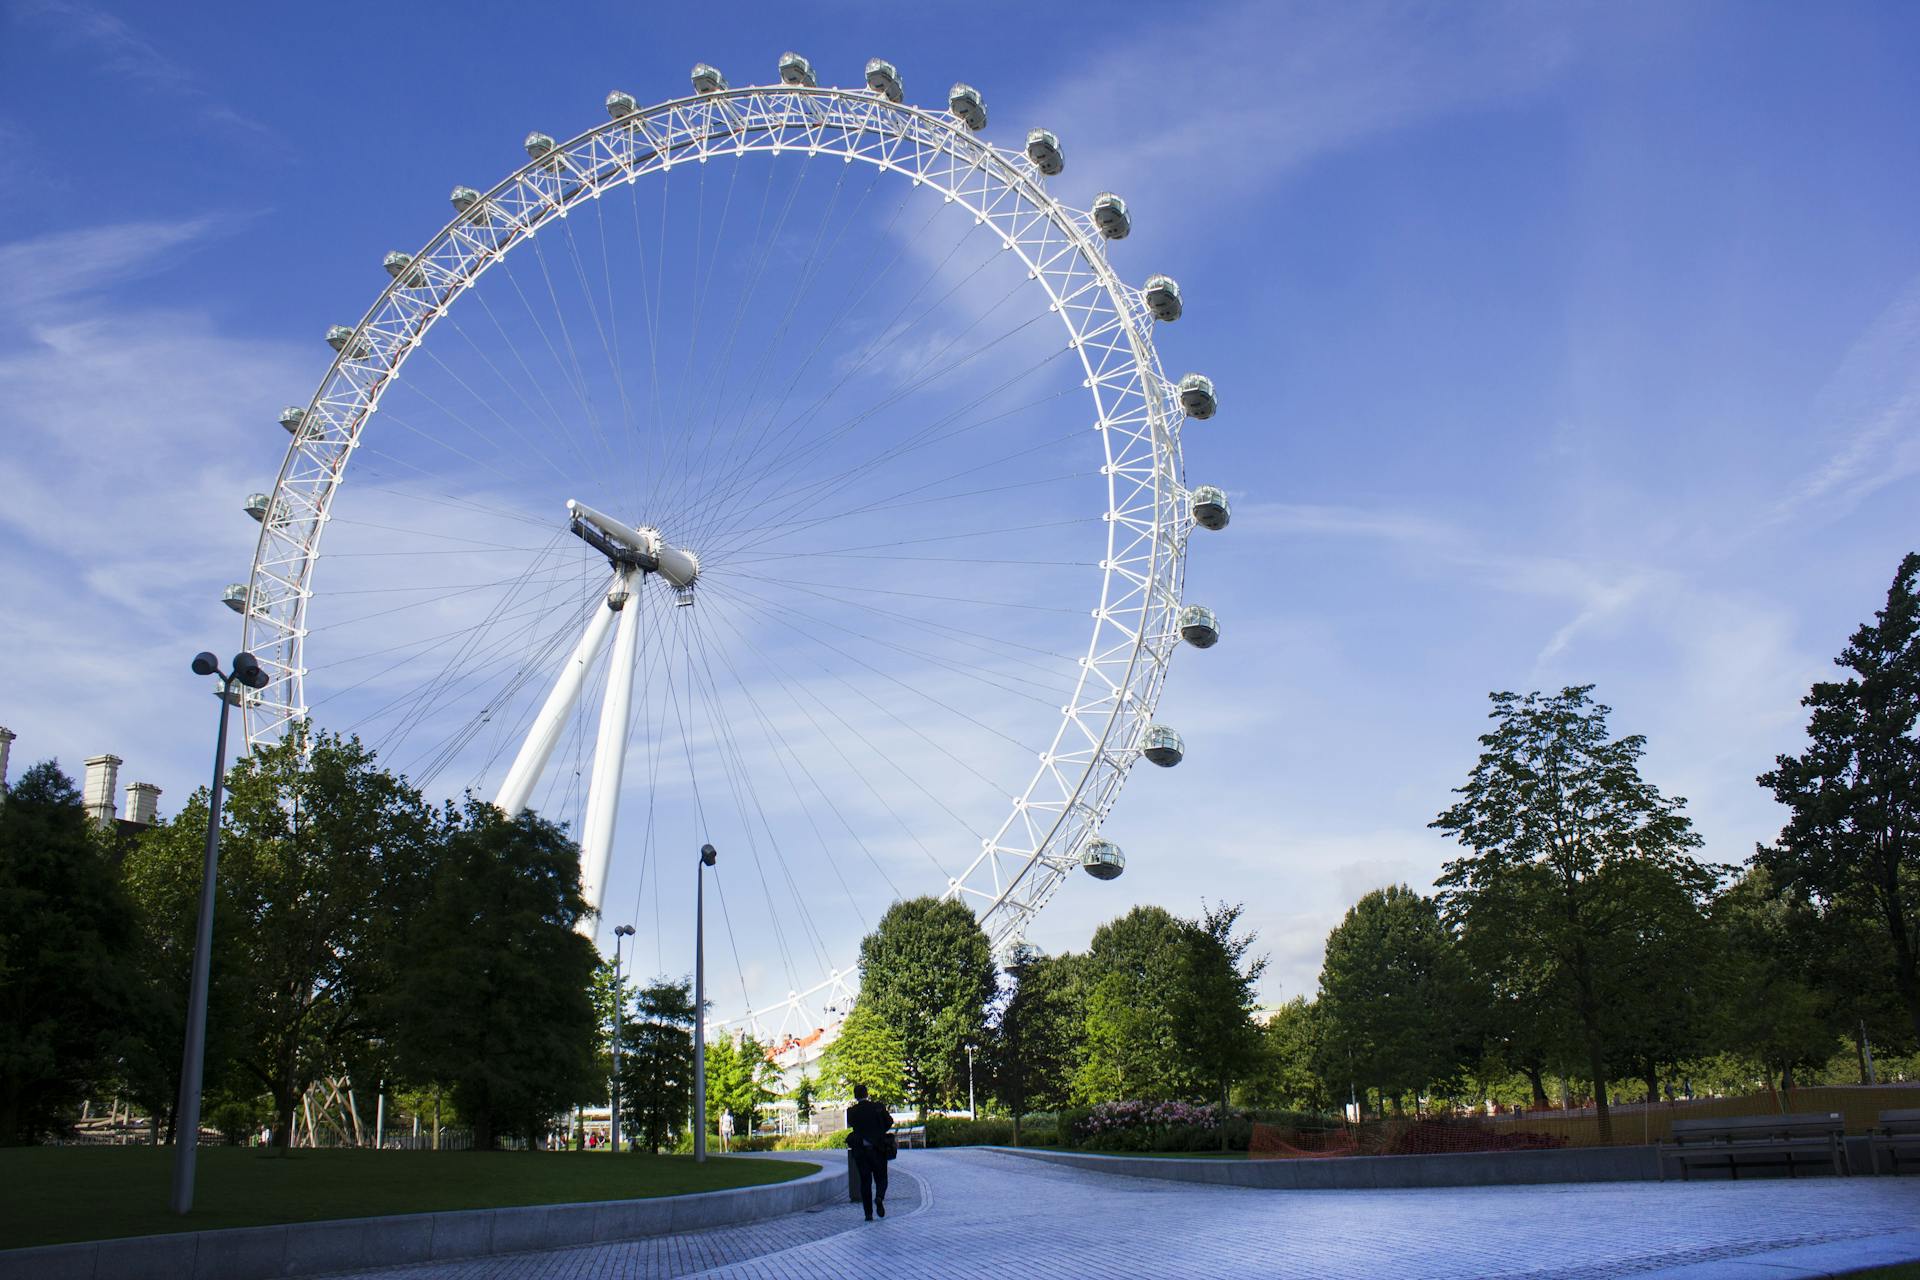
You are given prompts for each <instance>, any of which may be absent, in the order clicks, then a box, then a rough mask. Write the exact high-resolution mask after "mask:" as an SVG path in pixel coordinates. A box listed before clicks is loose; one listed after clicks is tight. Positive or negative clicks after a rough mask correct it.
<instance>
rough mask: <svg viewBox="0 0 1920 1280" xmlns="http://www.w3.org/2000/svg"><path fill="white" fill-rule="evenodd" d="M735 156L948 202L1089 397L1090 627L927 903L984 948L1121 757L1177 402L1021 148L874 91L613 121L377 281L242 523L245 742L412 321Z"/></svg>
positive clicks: (841, 977)
mask: <svg viewBox="0 0 1920 1280" xmlns="http://www.w3.org/2000/svg"><path fill="white" fill-rule="evenodd" d="M749 153H765V154H771V155H780V154H783V153H787V154H796V153H798V154H805V155H806V156H808V157H809V158H827V157H838V158H840V159H841V160H843V161H844V162H845V163H849V164H850V163H852V162H854V161H856V160H857V161H861V162H863V163H867V164H871V165H874V166H876V167H878V168H879V169H881V170H882V171H891V172H896V173H899V174H901V175H902V176H904V177H907V178H909V179H910V180H911V181H912V182H913V184H914V185H915V186H920V185H925V186H928V187H930V188H931V189H932V190H934V191H935V192H937V193H939V194H940V195H942V196H943V198H944V199H945V200H946V202H948V203H955V204H958V205H960V206H961V207H962V208H964V209H965V210H967V211H968V212H969V213H971V214H972V215H973V218H974V222H975V225H976V226H980V227H985V228H987V229H988V230H989V231H991V232H992V233H993V234H994V235H995V236H996V237H997V238H998V239H999V241H1000V243H1001V245H1002V247H1003V248H1004V249H1005V250H1007V251H1010V252H1012V253H1014V254H1016V255H1017V256H1018V257H1019V258H1020V260H1021V261H1022V263H1023V264H1024V265H1025V267H1026V269H1027V273H1028V278H1029V279H1030V280H1032V281H1034V282H1035V283H1036V284H1037V285H1038V287H1040V288H1041V289H1042V290H1043V291H1044V292H1045V293H1046V295H1047V300H1048V304H1049V309H1050V310H1052V311H1054V312H1055V313H1056V314H1058V315H1059V316H1060V317H1061V320H1062V323H1063V324H1064V325H1065V327H1066V330H1067V334H1068V345H1069V347H1071V348H1072V349H1074V350H1075V351H1076V353H1077V354H1078V356H1079V358H1080V362H1081V367H1082V370H1083V371H1084V373H1085V378H1084V380H1083V384H1082V385H1083V386H1085V387H1086V388H1087V389H1088V391H1089V392H1090V394H1091V395H1092V397H1093V400H1094V406H1095V411H1096V414H1097V419H1096V425H1095V429H1096V430H1098V431H1099V432H1100V435H1101V438H1102V441H1103V446H1104V449H1105V456H1106V465H1105V466H1104V467H1103V468H1102V471H1103V473H1104V475H1105V478H1106V481H1107V511H1106V513H1105V516H1104V519H1105V521H1106V523H1107V554H1106V556H1105V558H1104V559H1103V560H1102V561H1101V573H1102V581H1101V591H1100V596H1099V603H1098V605H1097V606H1096V607H1095V608H1094V609H1093V610H1091V614H1092V620H1093V628H1092V636H1091V638H1090V640H1089V642H1088V646H1087V651H1086V654H1085V656H1084V657H1083V658H1081V659H1080V660H1079V661H1080V672H1079V676H1078V679H1077V680H1076V682H1075V685H1074V690H1073V694H1072V697H1071V698H1070V700H1069V701H1068V702H1067V703H1066V704H1065V705H1063V706H1062V707H1061V709H1060V711H1061V719H1060V723H1059V725H1058V727H1057V728H1056V730H1055V733H1054V735H1053V738H1052V740H1051V743H1050V744H1049V746H1048V747H1047V749H1046V750H1045V751H1044V752H1042V753H1040V758H1039V764H1038V768H1036V769H1035V771H1034V773H1033V775H1032V776H1031V778H1030V779H1029V781H1028V783H1027V785H1026V787H1025V789H1024V790H1023V791H1022V792H1021V793H1020V794H1019V795H1017V796H1015V797H1013V798H1012V803H1011V806H1010V812H1009V813H1008V815H1007V817H1006V818H1005V819H1004V820H1003V821H1002V823H1001V824H1000V826H999V828H998V829H997V830H996V832H995V834H994V835H993V836H992V837H990V838H988V839H987V840H984V841H983V842H982V848H981V849H980V851H979V853H978V854H977V855H976V856H975V857H974V858H973V859H972V860H971V861H970V862H969V863H968V864H967V866H966V867H964V868H963V869H961V870H960V871H959V872H958V873H957V874H954V875H952V876H950V877H949V879H948V882H947V884H946V885H945V886H944V887H943V893H942V896H943V897H946V898H959V899H961V900H963V901H966V902H967V903H968V905H969V906H971V907H973V908H974V910H975V913H976V915H977V916H978V917H979V918H980V921H981V924H982V926H983V928H985V929H986V930H987V932H988V935H989V937H990V938H991V940H992V942H993V944H994V946H995V949H996V951H997V952H1003V951H1004V950H1005V949H1006V948H1008V947H1010V946H1011V945H1013V944H1014V943H1016V942H1018V941H1019V940H1020V939H1021V937H1022V936H1023V935H1024V932H1025V930H1026V927H1027V925H1028V923H1029V922H1030V921H1031V920H1032V918H1033V916H1034V915H1035V914H1036V913H1037V912H1038V911H1039V910H1040V909H1041V907H1043V906H1044V905H1045V903H1046V902H1047V900H1048V899H1049V898H1050V897H1051V896H1052V894H1053V892H1054V890H1055V889H1057V888H1058V886H1059V884H1060V882H1061V881H1062V880H1063V879H1064V878H1065V877H1066V875H1067V874H1068V873H1069V872H1070V871H1071V870H1072V869H1073V868H1074V867H1076V866H1077V865H1078V864H1079V856H1080V852H1081V850H1082V847H1083V846H1084V845H1085V844H1086V843H1087V842H1088V841H1089V840H1092V839H1095V838H1097V837H1098V835H1099V832H1100V828H1101V824H1102V823H1103V822H1104V820H1105V818H1106V816H1107V814H1108V813H1109V812H1110V811H1111V809H1112V807H1113V804H1114V802H1115V800H1116V799H1117V798H1118V795H1119V791H1120V788H1121V786H1122V784H1123V783H1124V782H1125V780H1126V777H1127V775H1128V773H1129V772H1130V771H1131V768H1132V766H1133V764H1134V763H1135V762H1136V761H1137V760H1138V759H1139V758H1140V754H1141V743H1140V739H1141V736H1142V734H1143V733H1144V731H1145V729H1146V727H1147V726H1148V725H1149V724H1150V723H1151V721H1152V717H1153V711H1154V708H1155V705H1156V704H1157V702H1158V699H1159V695H1160V691H1161V687H1162V685H1163V683H1164V679H1165V675H1166V668H1167V663H1168V660H1169V659H1170V657H1171V653H1172V651H1173V649H1174V648H1175V647H1176V646H1177V644H1178V641H1179V639H1180V632H1179V627H1178V624H1177V616H1178V613H1179V611H1180V608H1181V588H1182V584H1183V577H1184V562H1185V550H1186V542H1187V537H1188V534H1189V533H1190V531H1191V527H1192V520H1191V517H1190V514H1189V512H1188V510H1187V506H1186V500H1187V497H1188V494H1187V490H1186V488H1185V485H1184V474H1183V469H1182V461H1181V452H1180V425H1181V422H1182V421H1183V418H1184V414H1183V413H1182V411H1181V408H1180V405H1179V398H1178V393H1177V388H1176V386H1175V384H1173V383H1172V382H1170V381H1169V380H1168V379H1167V378H1166V376H1165V375H1164V374H1163V372H1162V371H1161V367H1160V364H1159V358H1158V355H1157V353H1156V351H1155V348H1154V344H1153V340H1152V327H1153V323H1154V321H1153V318H1152V316H1151V313H1150V312H1149V310H1148V308H1147V306H1146V303H1145V301H1144V295H1143V291H1142V290H1141V289H1139V288H1135V287H1133V286H1130V285H1127V284H1125V283H1123V282H1122V281H1121V279H1120V278H1119V276H1118V275H1117V274H1116V272H1115V271H1114V269H1113V267H1112V266H1111V264H1110V263H1109V262H1108V261H1107V257H1106V248H1105V246H1106V241H1105V238H1104V237H1103V235H1102V234H1101V233H1100V232H1099V230H1098V229H1097V228H1096V227H1095V225H1094V223H1093V220H1092V218H1091V215H1089V214H1088V213H1085V212H1081V211H1076V210H1072V209H1069V208H1068V207H1066V206H1065V205H1063V204H1061V203H1060V202H1059V201H1058V200H1056V199H1054V198H1053V197H1051V196H1050V195H1048V194H1047V192H1046V189H1045V185H1044V180H1043V175H1042V174H1041V173H1040V171H1039V169H1038V168H1037V167H1036V166H1035V165H1034V164H1033V163H1032V162H1031V161H1030V160H1029V159H1028V158H1027V157H1026V156H1025V155H1023V154H1020V153H1017V152H1011V151H1006V150H1002V149H1000V148H997V147H994V146H993V145H991V144H990V143H987V142H986V141H984V140H983V139H980V138H978V137H977V136H976V135H974V134H973V133H971V132H969V131H968V130H967V129H966V128H965V127H964V126H963V124H962V123H961V122H960V121H958V120H955V119H951V118H948V117H946V116H943V115H940V114H936V113H934V112H930V111H927V110H924V109H922V108H918V107H914V106H911V105H906V104H903V103H897V102H893V101H891V100H889V99H888V98H887V97H886V96H884V95H883V94H881V93H879V92H875V91H871V90H850V89H841V88H832V87H814V86H806V85H771V86H745V87H740V88H731V89H724V90H719V91H717V92H711V93H696V94H694V95H692V96H689V97H684V98H677V99H671V100H668V101H665V102H662V103H659V104H657V105H655V106H652V107H645V108H636V109H634V110H632V111H630V112H628V113H626V114H622V115H616V116H614V118H612V119H611V120H609V121H608V122H607V123H605V124H602V125H598V126H596V127H594V128H592V129H589V130H587V131H585V132H583V133H581V134H579V135H578V136H576V137H574V138H573V139H571V140H570V141H567V142H565V143H558V144H554V145H553V146H552V148H551V150H550V151H547V152H545V153H544V154H543V155H541V156H539V157H538V158H536V159H535V160H533V161H531V162H530V163H528V164H526V165H524V166H522V167H521V168H519V169H517V170H515V171H514V172H513V173H511V174H509V175H508V176H507V177H506V178H505V179H503V180H502V181H501V182H500V183H499V184H498V185H496V186H495V187H493V188H492V189H491V190H490V191H487V192H486V193H485V194H484V195H481V196H480V197H479V199H478V200H477V201H476V202H473V203H471V204H470V205H469V207H468V208H467V209H465V210H463V211H461V212H460V213H458V214H457V215H456V216H455V217H454V219H453V220H452V221H450V222H448V223H447V224H446V225H445V226H444V227H442V228H441V230H440V231H439V232H438V233H437V234H436V235H434V236H433V237H432V239H430V240H429V241H428V242H427V244H426V246H425V247H424V248H423V249H421V250H420V252H419V253H418V254H416V255H414V256H413V257H412V258H411V259H410V261H409V262H408V263H407V265H406V266H405V267H404V268H403V269H402V270H400V271H398V272H397V273H396V274H395V275H394V278H393V280H392V282H391V283H390V284H389V285H388V286H387V287H386V288H385V289H383V290H382V291H381V293H380V294H379V296H378V297H377V298H376V300H375V301H374V303H373V305H372V307H371V308H369V310H368V311H367V313H366V315H365V316H364V317H363V318H362V319H361V320H360V322H359V324H358V325H356V326H355V328H354V329H353V331H352V336H351V337H350V338H348V339H346V340H345V341H343V342H341V343H340V344H339V354H338V355H337V357H336V358H335V360H334V361H333V363H332V364H331V365H330V367H329V368H328V370H327V373H326V375H325V376H324V377H323V378H322V380H321V382H320V385H319V387H318V389H317V390H316V391H315V393H314V395H313V397H312V398H311V400H310V401H309V403H308V405H307V406H306V408H305V410H304V412H303V414H302V416H301V418H300V420H299V422H298V424H297V426H296V427H294V428H292V430H293V432H294V435H293V440H292V442H291V443H290V445H289V447H288V451H287V455H286V457H285V459H284V461H283V462H282V464H281V468H280V471H279V473H278V476H277V478H276V481H275V484H274V487H273V490H272V493H271V495H270V499H269V505H268V508H267V512H266V513H265V515H264V517H263V518H262V520H261V529H260V535H259V540H258V543H257V544H256V548H255V553H254V559H253V564H252V568H251V572H250V575H249V579H248V583H247V594H246V600H245V604H244V608H243V611H242V617H243V636H242V644H243V646H244V647H245V648H246V649H247V650H248V651H250V652H252V653H254V654H255V655H256V656H257V657H258V659H259V661H260V663H261V666H262V668H263V669H264V670H265V671H266V672H267V673H268V677H269V683H268V684H267V685H266V687H265V688H263V689H261V690H259V691H258V692H250V693H248V694H247V695H246V696H245V700H244V702H243V706H242V716H243V725H244V731H245V736H246V740H247V743H248V745H249V746H257V745H260V744H263V743H267V742H271V741H274V740H276V739H277V738H278V737H279V736H280V735H281V734H282V733H283V732H284V731H285V730H286V729H287V728H288V727H289V726H290V725H291V724H293V723H295V722H296V721H298V720H300V719H302V718H303V717H304V715H305V712H306V703H305V684H304V681H305V676H306V671H307V668H306V666H305V656H306V655H305V641H306V636H307V633H308V630H309V628H308V626H307V619H306V610H307V603H308V600H309V598H310V596H311V594H312V592H311V590H310V587H309V583H310V581H311V578H312V574H313V570H314V567H315V566H316V564H317V563H318V562H319V559H320V555H321V548H320V544H321V537H322V534H323V533H324V531H325V526H326V523H327V519H328V513H329V511H330V508H331V505H332V502H333V499H334V496H335V494H336V493H337V491H338V489H339V486H340V484H341V483H342V481H343V480H344V477H345V473H346V468H347V463H348V461H349V459H350V457H351V454H352V452H353V451H354V449H355V448H356V447H357V446H358V444H359V441H360V436H361V433H362V431H363V429H364V427H365V425H366V423H367V422H368V421H369V420H370V419H371V418H372V417H373V415H374V413H375V412H376V411H377V409H378V407H379V401H380V398H381V395H382V393H383V392H384V391H385V390H386V389H387V387H388V386H390V385H391V383H392V382H393V381H394V379H395V378H396V376H397V375H398V373H399V371H400V369H401V366H402V365H403V364H404V362H405V360H406V358H407V356H408V355H409V354H410V353H411V352H412V350H413V349H414V348H415V347H417V346H418V345H420V343H421V342H422V341H423V340H424V338H425V335H426V333H427V332H428V330H429V329H431V328H432V326H433V324H434V323H435V322H436V321H437V320H439V319H440V318H442V317H443V316H445V315H446V314H447V312H448V310H449V308H450V307H451V306H452V304H453V302H454V300H455V299H456V298H458V297H459V296H460V295H461V294H462V293H464V292H465V291H466V289H467V288H469V287H470V286H471V285H472V284H473V283H475V282H476V281H477V280H478V278H479V277H480V276H481V275H482V274H483V273H484V272H485V271H486V270H487V269H488V268H489V267H491V266H493V265H495V264H497V263H498V262H500V261H501V260H503V259H504V257H505V255H506V254H507V253H508V252H509V251H510V250H512V249H513V248H514V247H516V246H517V245H519V244H522V243H524V242H525V241H527V240H529V239H531V238H532V236H533V235H534V233H536V232H537V231H538V230H539V229H540V228H541V227H542V226H544V225H546V224H547V223H548V222H549V221H550V220H552V219H553V218H555V217H558V216H562V215H564V214H565V213H566V212H567V211H569V210H570V209H571V208H572V207H574V206H575V205H578V204H581V203H583V202H585V201H587V200H592V199H597V198H598V197H599V196H600V195H601V194H603V193H604V192H605V191H606V190H608V189H610V188H612V187H615V186H618V185H621V184H628V183H634V182H637V181H639V180H640V179H642V178H643V177H646V176H647V175H649V174H651V173H655V172H664V171H666V170H669V169H671V168H673V167H674V166H676V165H683V164H686V163H689V162H695V161H697V162H700V163H704V162H705V161H706V160H708V159H709V158H712V157H715V156H735V157H740V156H745V155H746V154H749ZM851 972H852V971H851V969H850V968H842V969H835V970H833V971H831V972H830V973H829V974H828V975H827V976H826V977H825V978H823V979H822V980H821V981H820V982H818V983H817V984H815V985H814V986H812V987H810V988H808V989H807V990H804V991H790V992H789V993H788V997H787V999H786V1001H784V1002H774V1003H773V1004H771V1005H770V1006H767V1007H764V1008H762V1009H761V1010H760V1011H758V1013H759V1014H760V1015H765V1014H771V1013H773V1012H775V1011H777V1010H779V1009H781V1008H782V1007H786V1008H788V1009H793V1008H798V1007H801V1006H802V1005H803V1004H804V1002H806V1001H807V1000H808V999H809V998H810V997H813V996H816V995H819V994H821V993H823V992H824V993H827V994H828V995H829V997H831V998H838V997H844V996H850V995H851V992H852V984H851V981H850V979H851ZM748 1012H749V1016H755V1015H754V1011H748Z"/></svg>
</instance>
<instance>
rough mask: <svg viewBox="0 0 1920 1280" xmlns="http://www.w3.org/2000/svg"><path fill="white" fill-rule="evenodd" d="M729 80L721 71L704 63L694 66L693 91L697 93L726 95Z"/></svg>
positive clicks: (697, 63)
mask: <svg viewBox="0 0 1920 1280" xmlns="http://www.w3.org/2000/svg"><path fill="white" fill-rule="evenodd" d="M726 88H727V78H726V77H725V76H723V75H721V74H720V72H719V70H718V69H716V68H714V67H710V66H708V65H707V64H706V63H704V62H696V63H694V64H693V91H694V92H695V93H724V92H726Z"/></svg>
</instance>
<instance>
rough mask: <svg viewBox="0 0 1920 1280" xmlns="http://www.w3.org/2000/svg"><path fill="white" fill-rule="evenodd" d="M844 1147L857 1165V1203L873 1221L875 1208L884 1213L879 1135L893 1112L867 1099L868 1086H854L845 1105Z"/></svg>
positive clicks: (889, 1124) (884, 1171)
mask: <svg viewBox="0 0 1920 1280" xmlns="http://www.w3.org/2000/svg"><path fill="white" fill-rule="evenodd" d="M847 1128H848V1129H850V1130H851V1131H852V1132H850V1133H848V1134H847V1150H849V1151H851V1152H852V1153H853V1159H854V1163H855V1164H856V1165H857V1166H858V1167H859V1169H860V1204H861V1206H862V1207H864V1208H865V1209H866V1211H867V1221H868V1222H872V1221H873V1212H874V1210H875V1209H878V1210H879V1211H880V1216H881V1217H883V1218H884V1217H886V1216H887V1153H886V1151H885V1149H884V1147H883V1145H882V1138H883V1137H884V1136H885V1135H886V1133H887V1131H888V1130H889V1129H891V1128H893V1116H892V1115H890V1114H889V1113H888V1111H887V1109H886V1108H885V1107H883V1106H881V1105H880V1104H879V1103H877V1102H870V1101H868V1099H867V1086H865V1085H863V1084H857V1085H855V1086H853V1105H852V1106H851V1107H848V1108H847Z"/></svg>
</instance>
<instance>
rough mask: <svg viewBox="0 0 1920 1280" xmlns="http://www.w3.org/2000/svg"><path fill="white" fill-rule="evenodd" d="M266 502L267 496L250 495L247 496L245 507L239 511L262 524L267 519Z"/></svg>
mask: <svg viewBox="0 0 1920 1280" xmlns="http://www.w3.org/2000/svg"><path fill="white" fill-rule="evenodd" d="M267 501H268V499H267V495H266V494H264V493H250V494H248V495H247V505H246V506H244V507H242V508H241V510H243V511H245V512H246V513H247V514H248V515H250V516H252V517H253V518H254V519H255V520H257V521H262V522H264V521H265V520H266V518H267Z"/></svg>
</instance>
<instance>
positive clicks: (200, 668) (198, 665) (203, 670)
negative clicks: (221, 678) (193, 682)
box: [193, 649, 220, 676]
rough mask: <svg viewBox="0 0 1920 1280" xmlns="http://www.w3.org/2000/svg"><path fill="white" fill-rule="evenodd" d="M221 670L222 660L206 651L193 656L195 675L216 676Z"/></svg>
mask: <svg viewBox="0 0 1920 1280" xmlns="http://www.w3.org/2000/svg"><path fill="white" fill-rule="evenodd" d="M219 670H220V659H218V658H216V657H214V656H213V655H212V654H210V653H208V652H206V651H205V650H204V649H203V650H201V651H200V652H199V653H196V654H194V655H193V674H195V675H197V676H210V675H214V674H216V673H217V672H218V671H219Z"/></svg>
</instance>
